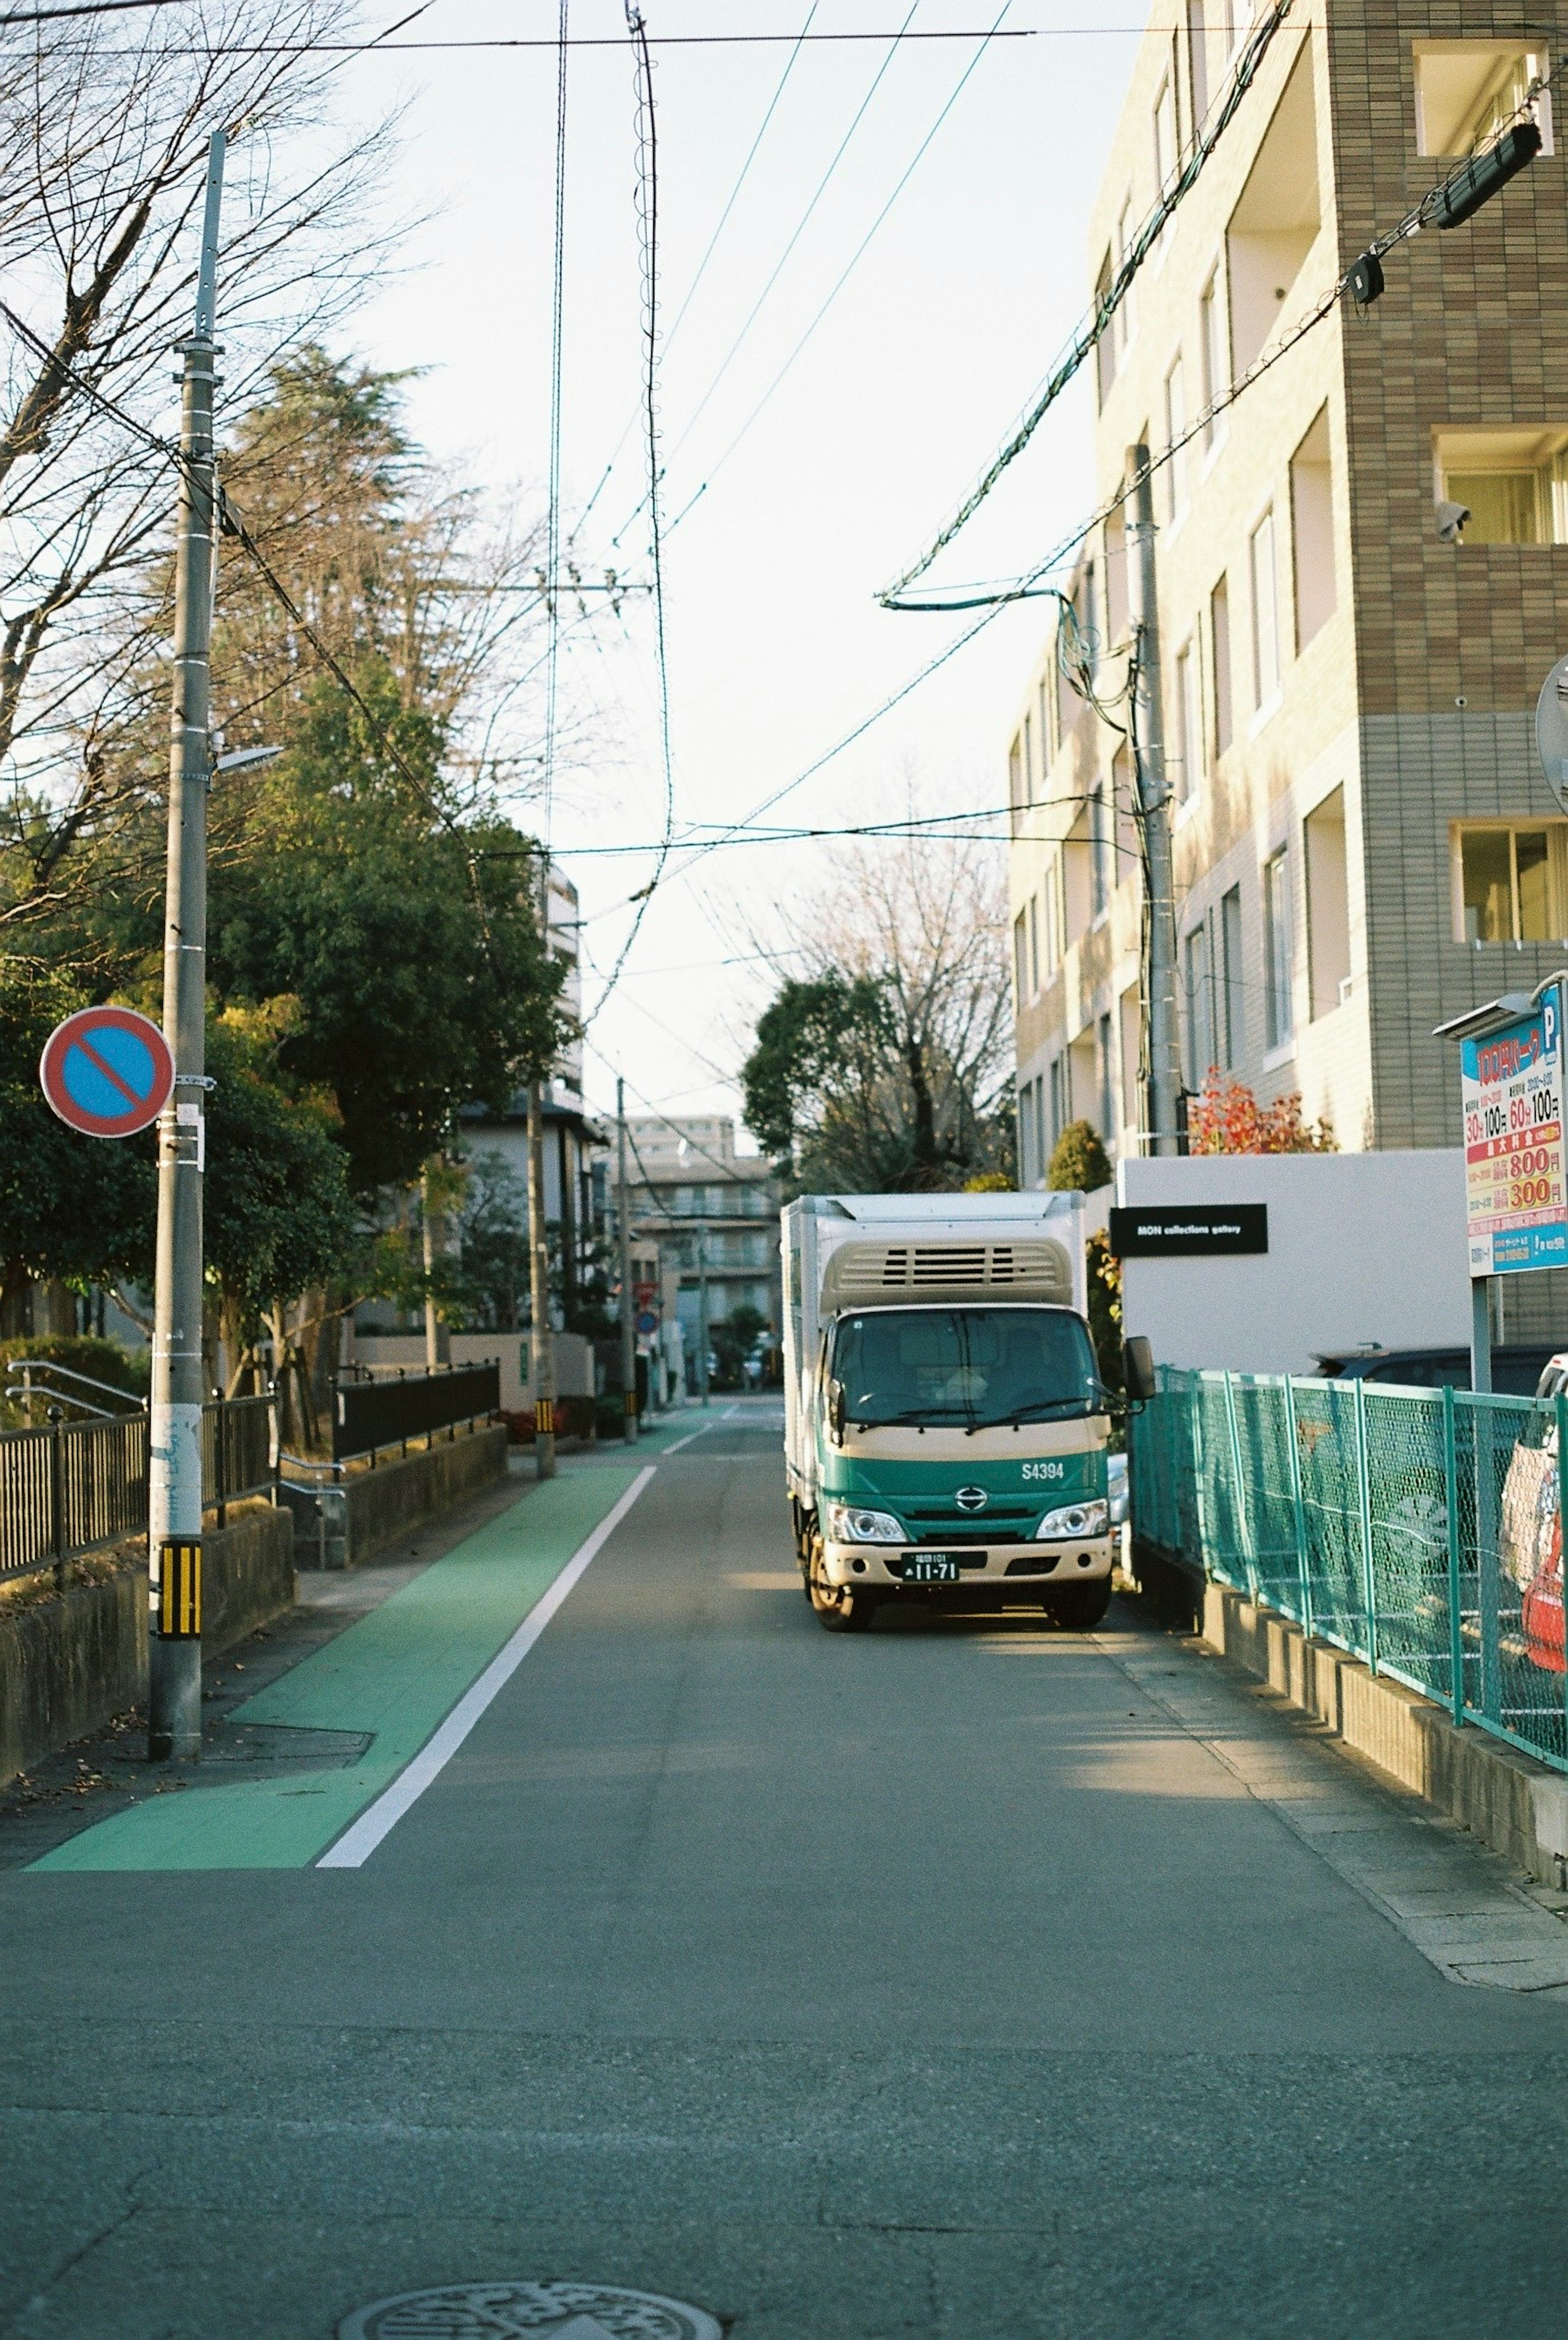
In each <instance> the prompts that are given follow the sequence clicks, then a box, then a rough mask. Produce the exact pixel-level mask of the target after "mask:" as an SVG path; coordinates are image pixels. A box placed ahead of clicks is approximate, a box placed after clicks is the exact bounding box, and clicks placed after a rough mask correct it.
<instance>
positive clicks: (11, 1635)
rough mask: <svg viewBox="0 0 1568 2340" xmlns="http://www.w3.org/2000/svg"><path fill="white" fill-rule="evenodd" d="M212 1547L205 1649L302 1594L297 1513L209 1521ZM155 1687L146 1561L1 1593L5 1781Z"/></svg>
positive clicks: (266, 1507)
mask: <svg viewBox="0 0 1568 2340" xmlns="http://www.w3.org/2000/svg"><path fill="white" fill-rule="evenodd" d="M202 1549H203V1568H202V1576H203V1585H202V1591H203V1612H204V1613H203V1627H204V1631H203V1650H204V1651H205V1652H206V1653H207V1654H208V1655H210V1656H216V1655H217V1654H218V1653H219V1652H220V1651H223V1650H227V1649H230V1648H232V1647H233V1644H234V1642H236V1641H243V1639H244V1637H245V1635H246V1634H247V1633H253V1632H254V1631H255V1630H256V1628H257V1626H258V1625H264V1624H266V1623H267V1622H268V1621H270V1620H271V1619H272V1618H273V1617H279V1616H282V1615H283V1613H284V1612H285V1611H287V1610H289V1609H292V1608H293V1603H294V1560H293V1520H292V1519H291V1518H290V1515H289V1513H288V1512H286V1511H273V1508H272V1506H271V1505H270V1504H266V1503H259V1504H257V1505H255V1506H254V1508H253V1509H250V1510H245V1511H241V1512H236V1513H235V1514H233V1517H232V1518H231V1521H230V1524H229V1525H228V1526H227V1527H223V1528H214V1529H212V1530H210V1531H209V1532H207V1533H206V1534H205V1535H204V1536H203V1540H202ZM146 1694H147V1561H146V1553H145V1551H144V1550H142V1551H141V1552H131V1551H129V1550H128V1551H127V1552H126V1554H125V1564H124V1566H123V1567H121V1568H118V1569H117V1570H116V1571H115V1572H114V1575H113V1576H110V1577H107V1578H105V1579H104V1581H102V1582H101V1583H97V1584H73V1585H71V1586H69V1587H68V1588H67V1589H66V1591H65V1592H63V1593H57V1594H53V1595H51V1596H50V1598H48V1599H47V1600H43V1601H26V1602H25V1603H22V1602H10V1601H7V1602H0V1780H9V1779H11V1778H12V1777H13V1776H14V1775H15V1773H16V1772H17V1771H23V1770H26V1768H27V1766H28V1764H29V1763H35V1762H36V1761H37V1760H38V1759H39V1758H40V1756H43V1755H48V1754H52V1753H53V1752H54V1751H55V1749H56V1748H60V1747H67V1746H69V1745H70V1743H71V1741H72V1740H74V1739H81V1738H84V1737H85V1735H86V1734H87V1732H88V1731H90V1730H98V1729H100V1728H101V1726H102V1725H103V1724H104V1723H105V1722H107V1721H108V1720H109V1719H110V1717H111V1716H112V1715H115V1714H123V1713H124V1710H125V1709H126V1708H127V1707H128V1706H134V1705H136V1704H137V1703H138V1702H139V1701H140V1700H142V1699H144V1697H145V1696H146Z"/></svg>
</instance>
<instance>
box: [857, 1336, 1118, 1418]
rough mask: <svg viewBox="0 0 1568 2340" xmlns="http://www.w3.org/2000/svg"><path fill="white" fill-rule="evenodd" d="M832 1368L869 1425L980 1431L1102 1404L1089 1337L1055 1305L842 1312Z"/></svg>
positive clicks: (1086, 1410) (1093, 1408)
mask: <svg viewBox="0 0 1568 2340" xmlns="http://www.w3.org/2000/svg"><path fill="white" fill-rule="evenodd" d="M830 1370H831V1374H832V1378H833V1379H834V1380H835V1381H838V1382H841V1383H843V1385H844V1414H845V1419H846V1420H847V1421H849V1422H858V1423H863V1424H864V1425H865V1426H866V1427H867V1428H869V1429H875V1428H878V1427H882V1428H888V1427H890V1426H891V1425H893V1424H895V1423H911V1424H912V1423H963V1424H964V1425H965V1427H966V1428H968V1429H972V1430H987V1429H991V1428H994V1427H997V1426H998V1425H1000V1424H1003V1423H1013V1422H1044V1421H1049V1420H1053V1419H1059V1418H1061V1417H1063V1416H1066V1415H1070V1414H1077V1413H1094V1412H1096V1411H1097V1410H1098V1408H1099V1407H1100V1406H1101V1404H1102V1403H1103V1400H1102V1398H1101V1393H1100V1385H1099V1378H1098V1375H1097V1373H1096V1370H1095V1354H1094V1351H1093V1349H1092V1348H1091V1347H1090V1345H1089V1336H1088V1334H1087V1331H1086V1330H1085V1328H1084V1326H1083V1324H1082V1323H1081V1322H1080V1320H1079V1319H1078V1318H1077V1316H1073V1315H1069V1314H1068V1313H1067V1310H1065V1309H1057V1308H908V1309H898V1310H889V1311H888V1313H887V1314H883V1313H881V1312H880V1311H878V1312H877V1313H875V1314H866V1315H863V1316H846V1317H844V1318H842V1319H841V1321H840V1323H839V1328H838V1332H837V1334H836V1336H835V1339H834V1343H833V1361H832V1365H831V1369H830Z"/></svg>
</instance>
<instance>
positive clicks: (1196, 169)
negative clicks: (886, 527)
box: [877, 0, 1293, 610]
mask: <svg viewBox="0 0 1568 2340" xmlns="http://www.w3.org/2000/svg"><path fill="white" fill-rule="evenodd" d="M1292 5H1293V0H1275V5H1274V6H1273V7H1272V8H1271V9H1270V10H1269V12H1268V14H1267V15H1266V16H1264V17H1262V18H1261V19H1260V20H1259V22H1258V24H1257V25H1255V27H1254V29H1253V32H1252V33H1251V35H1249V37H1248V39H1247V41H1246V43H1245V46H1244V47H1243V49H1242V52H1241V54H1240V55H1239V56H1238V57H1237V59H1236V69H1235V71H1234V72H1233V74H1232V75H1231V79H1230V84H1229V86H1228V88H1227V89H1226V93H1225V95H1224V97H1223V99H1222V100H1221V102H1220V104H1219V105H1218V107H1217V108H1216V111H1215V112H1214V113H1213V114H1211V116H1210V117H1209V119H1208V121H1207V123H1206V125H1205V128H1204V131H1203V134H1202V135H1201V136H1200V137H1199V139H1198V141H1197V143H1196V145H1195V146H1194V148H1193V150H1192V153H1191V154H1189V155H1188V157H1187V159H1186V163H1185V164H1183V165H1182V167H1181V169H1180V170H1179V171H1178V172H1177V173H1176V175H1175V177H1174V178H1173V179H1171V180H1170V181H1169V182H1168V183H1167V184H1166V186H1164V187H1162V188H1161V190H1160V193H1159V200H1158V202H1157V203H1156V205H1155V207H1154V209H1153V211H1152V212H1151V213H1149V215H1148V217H1147V219H1146V220H1145V222H1144V223H1143V225H1142V227H1141V228H1140V229H1139V230H1138V232H1137V234H1136V236H1135V237H1134V239H1133V241H1132V243H1131V245H1130V246H1129V247H1128V249H1127V251H1126V253H1124V254H1123V256H1122V260H1121V263H1120V265H1119V267H1118V268H1117V269H1116V273H1115V274H1114V275H1113V276H1112V278H1111V281H1110V283H1109V284H1108V285H1107V288H1106V291H1105V292H1104V293H1103V294H1102V295H1101V296H1100V298H1099V299H1098V300H1097V302H1096V303H1095V306H1094V308H1093V310H1092V311H1091V312H1090V314H1089V316H1088V317H1087V319H1086V321H1085V322H1084V323H1083V324H1082V325H1080V326H1079V328H1078V330H1077V332H1076V333H1075V334H1074V336H1073V338H1072V340H1071V341H1070V342H1068V344H1067V349H1066V350H1065V351H1064V352H1063V353H1062V355H1061V356H1060V357H1059V358H1058V359H1057V362H1056V364H1055V365H1054V366H1053V368H1052V369H1051V372H1050V374H1049V375H1048V377H1047V381H1046V382H1045V385H1044V387H1043V389H1041V390H1040V391H1039V392H1037V395H1036V396H1035V398H1034V399H1033V400H1032V402H1030V404H1029V406H1028V407H1027V409H1026V411H1025V412H1024V413H1023V415H1022V416H1021V417H1020V419H1019V421H1018V422H1017V424H1016V426H1015V427H1014V429H1013V431H1012V432H1011V434H1010V436H1009V437H1008V438H1007V441H1005V443H1004V444H1003V446H1002V448H1001V450H1000V451H999V452H998V453H997V455H996V456H995V457H994V458H993V459H992V461H990V463H988V464H987V467H986V469H985V471H983V472H982V473H981V474H980V477H979V479H978V481H976V483H975V485H974V487H973V488H972V489H971V490H970V491H969V493H968V495H967V496H966V497H965V499H964V501H963V502H962V503H961V504H960V505H959V507H958V511H956V512H955V513H954V515H953V517H952V519H951V520H950V521H948V523H947V525H946V527H945V528H943V529H941V530H939V531H938V534H937V535H936V536H935V537H934V538H933V540H932V541H931V542H930V544H929V545H928V547H927V548H926V550H925V551H924V552H923V553H921V555H920V557H919V559H918V560H916V561H914V562H912V563H911V565H910V566H909V567H908V569H906V570H904V572H903V574H902V576H900V577H898V578H895V580H894V581H893V582H892V584H891V585H888V586H887V587H885V588H884V590H882V591H881V592H880V593H878V596H877V599H878V601H880V603H881V604H882V607H883V608H884V609H885V610H898V609H903V608H906V607H907V606H908V604H906V603H905V602H903V601H901V600H899V598H898V597H899V595H900V594H902V593H905V592H907V591H908V588H909V587H910V586H911V585H912V584H913V583H914V581H915V580H916V579H917V578H918V577H923V576H924V575H925V573H926V571H927V570H928V569H929V568H930V566H931V564H932V562H933V561H934V560H937V559H938V556H939V555H940V554H941V553H942V552H943V551H945V550H946V549H947V547H948V545H949V544H951V542H952V541H953V539H954V538H955V537H956V536H957V535H958V532H959V530H961V529H963V528H964V527H965V526H966V525H967V523H968V521H970V520H972V519H973V518H974V515H975V513H976V512H977V511H978V510H979V508H980V506H981V505H982V504H983V503H984V502H985V501H986V498H987V496H988V495H989V494H990V492H991V490H992V489H993V488H994V487H995V486H996V484H997V481H998V480H999V479H1000V478H1001V476H1002V474H1003V472H1004V471H1006V470H1007V467H1008V465H1009V464H1011V463H1013V462H1016V461H1017V458H1018V457H1019V456H1020V455H1021V454H1022V453H1023V451H1024V450H1025V448H1026V447H1027V445H1028V443H1029V441H1030V440H1031V439H1032V438H1033V437H1034V435H1035V432H1036V431H1037V429H1038V428H1039V426H1040V423H1041V422H1042V421H1044V419H1045V417H1046V415H1047V413H1048V412H1049V411H1050V409H1051V408H1052V407H1053V406H1054V405H1055V404H1056V402H1057V399H1058V398H1059V397H1060V396H1061V394H1062V392H1063V391H1065V390H1066V389H1067V384H1068V383H1069V382H1071V381H1072V380H1073V377H1074V376H1075V375H1076V374H1077V372H1078V370H1079V368H1080V367H1081V366H1082V365H1083V363H1084V362H1085V360H1086V359H1087V358H1088V357H1089V356H1090V354H1091V353H1092V352H1093V351H1094V350H1095V348H1096V347H1097V344H1098V343H1099V342H1101V341H1102V340H1103V339H1104V337H1105V335H1106V333H1107V332H1108V331H1109V329H1110V326H1111V322H1112V321H1113V319H1114V318H1115V317H1116V312H1117V311H1118V310H1119V309H1120V308H1121V307H1122V305H1123V303H1124V302H1126V298H1127V295H1128V293H1129V292H1131V291H1132V288H1133V284H1134V282H1135V280H1136V276H1137V274H1138V272H1139V270H1140V269H1141V268H1142V267H1143V265H1144V263H1145V261H1146V259H1147V258H1148V256H1149V253H1151V252H1152V251H1153V250H1154V248H1155V245H1156V243H1158V241H1159V239H1160V237H1161V235H1162V234H1163V233H1165V229H1166V223H1167V222H1168V221H1169V219H1170V218H1171V215H1172V213H1174V212H1175V211H1176V207H1177V206H1178V204H1180V203H1182V202H1183V201H1184V200H1185V198H1186V195H1187V194H1188V193H1190V192H1191V190H1192V188H1193V187H1194V186H1195V185H1196V183H1197V180H1198V176H1199V174H1200V173H1201V172H1202V170H1203V168H1204V165H1205V164H1206V163H1207V161H1208V159H1209V157H1210V155H1211V154H1213V153H1214V151H1215V149H1216V146H1217V145H1218V144H1219V143H1220V140H1221V139H1222V138H1223V137H1224V135H1225V134H1226V130H1227V129H1228V128H1229V127H1230V124H1232V122H1233V121H1234V120H1235V119H1236V113H1237V111H1238V110H1239V108H1240V105H1241V102H1242V100H1243V98H1244V97H1245V95H1246V93H1247V91H1248V90H1249V89H1250V88H1251V87H1252V84H1253V83H1254V82H1255V80H1256V78H1257V74H1258V72H1259V69H1260V68H1261V66H1262V64H1263V61H1264V58H1265V56H1266V55H1267V54H1268V49H1269V45H1270V44H1271V42H1272V41H1273V39H1274V36H1275V34H1276V33H1277V32H1278V30H1279V28H1280V26H1281V25H1283V24H1284V22H1285V18H1286V17H1287V16H1288V15H1289V14H1290V12H1291V7H1292Z"/></svg>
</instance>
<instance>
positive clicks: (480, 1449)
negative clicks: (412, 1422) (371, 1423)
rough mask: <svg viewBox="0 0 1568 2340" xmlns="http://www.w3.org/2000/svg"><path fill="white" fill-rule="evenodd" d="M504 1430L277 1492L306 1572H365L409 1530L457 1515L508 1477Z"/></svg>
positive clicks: (497, 1426) (494, 1428)
mask: <svg viewBox="0 0 1568 2340" xmlns="http://www.w3.org/2000/svg"><path fill="white" fill-rule="evenodd" d="M506 1454H507V1432H506V1425H505V1423H492V1424H487V1426H486V1427H485V1428H484V1429H482V1430H476V1431H472V1432H464V1433H461V1434H460V1435H459V1436H458V1437H456V1438H454V1439H452V1440H451V1441H449V1442H445V1443H442V1442H441V1441H438V1442H437V1443H436V1444H435V1445H433V1446H432V1447H430V1448H428V1449H427V1450H424V1451H422V1452H421V1453H418V1454H404V1455H402V1456H400V1457H399V1459H398V1460H397V1461H396V1462H395V1463H378V1464H377V1465H376V1467H375V1468H374V1470H372V1471H361V1472H355V1473H354V1474H353V1475H352V1477H349V1478H346V1479H340V1480H338V1481H336V1482H329V1483H328V1484H326V1485H324V1486H320V1487H299V1486H292V1485H290V1484H289V1483H288V1482H286V1481H285V1482H283V1485H282V1486H280V1488H279V1490H278V1493H279V1497H280V1499H281V1501H283V1502H286V1503H287V1504H288V1506H289V1509H290V1510H291V1511H292V1512H293V1519H294V1548H295V1552H296V1555H297V1558H298V1564H299V1565H300V1567H302V1568H362V1567H363V1565H364V1563H365V1562H366V1561H368V1560H373V1559H374V1558H375V1556H376V1554H377V1552H384V1551H385V1550H386V1548H387V1546H388V1545H389V1544H393V1543H398V1542H401V1541H402V1538H403V1537H404V1536H405V1535H407V1533H408V1532H409V1530H410V1529H411V1528H416V1527H419V1526H420V1525H421V1524H422V1522H424V1521H426V1520H434V1519H439V1518H441V1516H442V1513H443V1512H451V1511H455V1510H456V1508H457V1506H458V1505H459V1504H460V1503H466V1502H468V1501H469V1500H470V1498H471V1496H474V1495H477V1494H479V1493H480V1492H481V1490H482V1489H484V1488H486V1487H492V1486H494V1485H495V1484H496V1482H498V1481H499V1480H501V1479H504V1478H505V1476H506V1470H507V1463H506Z"/></svg>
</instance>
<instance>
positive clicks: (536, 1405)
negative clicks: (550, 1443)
mask: <svg viewBox="0 0 1568 2340" xmlns="http://www.w3.org/2000/svg"><path fill="white" fill-rule="evenodd" d="M554 1430H555V1405H554V1402H553V1400H552V1399H550V1398H548V1397H536V1398H535V1399H534V1402H533V1434H534V1436H535V1437H536V1438H549V1437H551V1435H552V1434H553V1433H554Z"/></svg>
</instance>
